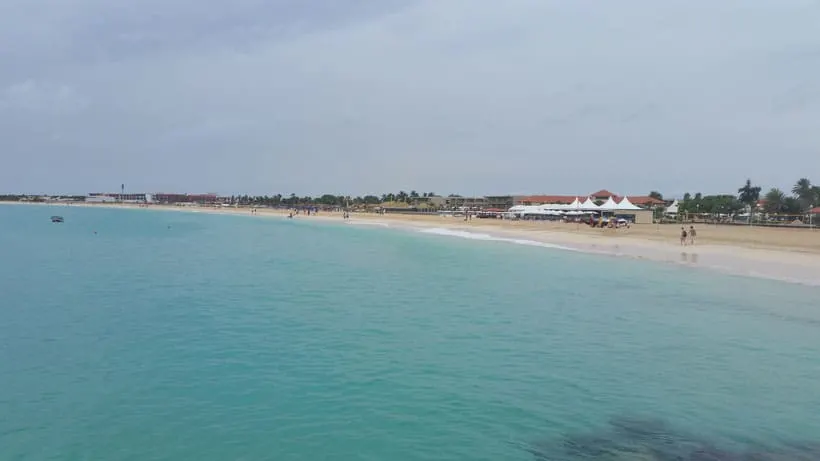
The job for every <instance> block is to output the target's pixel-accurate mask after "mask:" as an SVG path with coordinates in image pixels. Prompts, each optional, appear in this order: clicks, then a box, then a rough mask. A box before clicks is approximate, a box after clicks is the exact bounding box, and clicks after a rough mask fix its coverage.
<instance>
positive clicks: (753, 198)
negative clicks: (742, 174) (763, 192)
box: [737, 179, 760, 222]
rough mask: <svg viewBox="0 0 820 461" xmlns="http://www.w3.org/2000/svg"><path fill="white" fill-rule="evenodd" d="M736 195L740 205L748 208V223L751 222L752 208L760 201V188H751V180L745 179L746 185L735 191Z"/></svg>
mask: <svg viewBox="0 0 820 461" xmlns="http://www.w3.org/2000/svg"><path fill="white" fill-rule="evenodd" d="M737 194H738V195H737V199H738V200H740V203H742V204H744V205H746V206H747V207H749V222H751V221H752V217H751V215H752V214H753V213H754V206H755V204H756V203H757V201H758V200H760V186H752V180H751V179H747V180H746V184H744V185H743V187H741V188H740V189H738V190H737Z"/></svg>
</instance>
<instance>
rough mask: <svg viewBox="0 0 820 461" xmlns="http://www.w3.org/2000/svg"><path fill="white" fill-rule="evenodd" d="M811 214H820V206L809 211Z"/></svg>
mask: <svg viewBox="0 0 820 461" xmlns="http://www.w3.org/2000/svg"><path fill="white" fill-rule="evenodd" d="M809 213H811V214H820V206H819V207H815V208H812V209H811V210H809Z"/></svg>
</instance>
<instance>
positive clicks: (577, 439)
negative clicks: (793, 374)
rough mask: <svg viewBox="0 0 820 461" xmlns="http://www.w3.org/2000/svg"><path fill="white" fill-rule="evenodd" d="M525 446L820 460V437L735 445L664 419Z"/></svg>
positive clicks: (717, 459)
mask: <svg viewBox="0 0 820 461" xmlns="http://www.w3.org/2000/svg"><path fill="white" fill-rule="evenodd" d="M521 448H522V449H523V450H525V451H527V452H529V453H530V454H532V456H533V458H534V459H535V460H536V461H572V460H590V459H594V460H600V461H616V460H630V461H787V460H788V461H820V442H816V443H814V442H811V443H798V442H792V443H788V444H784V445H782V446H778V447H776V448H775V447H765V446H760V447H756V448H755V449H745V450H733V449H729V448H722V447H719V446H717V445H716V444H715V443H714V441H710V440H706V439H704V438H698V437H696V436H693V435H692V434H687V433H685V432H683V431H679V430H676V429H674V428H672V427H671V426H670V425H668V424H666V423H664V422H663V421H660V420H653V419H639V418H616V419H613V420H612V421H610V424H609V426H608V427H605V428H603V429H602V430H600V431H597V432H589V433H581V434H570V435H567V436H565V437H563V438H560V439H553V440H542V441H537V442H533V443H530V444H526V445H524V446H521Z"/></svg>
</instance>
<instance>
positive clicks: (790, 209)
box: [783, 197, 806, 216]
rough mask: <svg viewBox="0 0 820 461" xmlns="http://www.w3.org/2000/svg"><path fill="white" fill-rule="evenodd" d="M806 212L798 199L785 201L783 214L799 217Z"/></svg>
mask: <svg viewBox="0 0 820 461" xmlns="http://www.w3.org/2000/svg"><path fill="white" fill-rule="evenodd" d="M805 210H806V207H804V206H803V203H802V202H801V201H800V199H798V198H797V197H786V199H785V200H784V201H783V213H785V214H787V215H789V216H798V215H801V214H802V213H803V211H805Z"/></svg>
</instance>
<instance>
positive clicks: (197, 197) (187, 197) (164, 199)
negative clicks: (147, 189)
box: [151, 193, 219, 205]
mask: <svg viewBox="0 0 820 461" xmlns="http://www.w3.org/2000/svg"><path fill="white" fill-rule="evenodd" d="M151 198H152V200H153V201H154V202H156V203H190V204H194V203H197V204H200V205H211V204H214V203H217V201H218V198H219V197H218V196H217V194H167V193H159V194H152V196H151Z"/></svg>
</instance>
